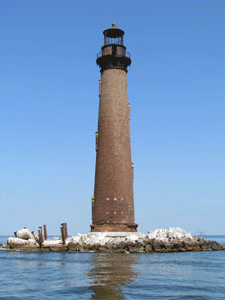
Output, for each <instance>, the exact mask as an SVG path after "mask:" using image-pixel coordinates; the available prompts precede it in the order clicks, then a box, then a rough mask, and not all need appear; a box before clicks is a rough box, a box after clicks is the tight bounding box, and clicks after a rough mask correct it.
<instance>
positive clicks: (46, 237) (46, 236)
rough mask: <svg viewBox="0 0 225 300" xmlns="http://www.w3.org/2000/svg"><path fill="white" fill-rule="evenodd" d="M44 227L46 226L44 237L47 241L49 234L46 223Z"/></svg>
mask: <svg viewBox="0 0 225 300" xmlns="http://www.w3.org/2000/svg"><path fill="white" fill-rule="evenodd" d="M43 227H44V239H45V241H46V240H47V239H48V235H47V225H46V224H44V225H43Z"/></svg>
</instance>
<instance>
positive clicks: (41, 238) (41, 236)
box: [38, 225, 43, 248]
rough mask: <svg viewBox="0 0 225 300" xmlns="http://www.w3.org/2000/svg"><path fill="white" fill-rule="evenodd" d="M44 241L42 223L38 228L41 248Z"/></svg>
mask: <svg viewBox="0 0 225 300" xmlns="http://www.w3.org/2000/svg"><path fill="white" fill-rule="evenodd" d="M42 243H43V234H42V226H41V225H40V226H39V228H38V244H39V247H40V248H42Z"/></svg>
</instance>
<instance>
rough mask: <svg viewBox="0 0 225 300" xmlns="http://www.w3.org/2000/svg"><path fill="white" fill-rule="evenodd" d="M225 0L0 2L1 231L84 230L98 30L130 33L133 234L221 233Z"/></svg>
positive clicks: (224, 228)
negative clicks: (61, 226) (43, 226)
mask: <svg viewBox="0 0 225 300" xmlns="http://www.w3.org/2000/svg"><path fill="white" fill-rule="evenodd" d="M224 20H225V1H223V0H221V1H219V0H217V1H216V0H215V1H212V0H210V1H208V0H202V1H200V0H193V1H192V0H188V1H180V0H164V1H161V0H154V1H151V0H146V1H121V0H120V1H117V0H114V1H105V0H104V1H62V0H61V1H56V0H54V1H53V0H51V1H42V0H41V1H28V0H27V1H24V0H21V1H15V0H12V1H1V9H0V39H1V47H0V63H1V64H0V66H1V67H0V103H1V109H0V234H11V233H12V232H13V230H14V229H19V228H21V227H23V226H27V227H29V228H30V229H34V230H37V227H38V225H40V224H45V223H46V224H47V226H48V230H49V233H50V234H59V223H60V222H61V221H67V223H68V229H69V234H75V233H78V232H87V231H89V225H90V224H91V195H92V194H93V191H94V172H95V131H96V130H97V118H98V105H99V98H98V80H99V78H100V72H99V68H98V66H97V65H96V62H95V60H96V54H97V52H99V51H100V49H101V46H102V44H103V35H102V31H103V30H104V29H106V28H108V27H110V26H111V23H112V22H115V23H116V24H117V26H118V27H120V28H122V29H124V30H125V45H126V46H127V50H128V51H129V52H130V53H131V55H132V64H131V67H130V68H129V71H128V95H129V101H130V102H131V120H130V126H131V143H132V145H131V146H132V160H133V162H134V199H135V209H136V222H137V223H138V224H139V230H140V231H144V232H146V231H147V230H150V229H151V230H154V229H156V228H166V227H170V226H179V227H182V228H184V229H185V230H186V231H189V232H191V233H192V234H195V233H196V231H197V230H199V229H201V230H205V232H206V233H208V234H225V188H224V187H225V184H224V183H225V177H224V174H225V173H224V149H225V148H224V132H225V126H224V125H225V124H224V96H225V86H224V82H225V56H224V49H225V41H224V36H225V22H224Z"/></svg>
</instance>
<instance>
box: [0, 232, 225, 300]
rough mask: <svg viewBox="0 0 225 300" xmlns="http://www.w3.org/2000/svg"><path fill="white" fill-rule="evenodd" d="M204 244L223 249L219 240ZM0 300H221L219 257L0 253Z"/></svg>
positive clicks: (224, 259)
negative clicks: (214, 245)
mask: <svg viewBox="0 0 225 300" xmlns="http://www.w3.org/2000/svg"><path fill="white" fill-rule="evenodd" d="M205 239H210V240H216V241H217V242H219V243H220V244H222V245H225V236H207V237H205ZM6 240H7V238H6V237H0V243H3V244H5V243H6ZM0 299H23V300H24V299H32V300H35V299H60V300H61V299H63V300H64V299H197V300H210V299H213V300H215V299H225V251H209V252H184V253H183V252H182V253H143V254H119V253H118V254H117V253H101V252H96V253H94V252H92V253H87V252H83V253H80V252H62V253H59V252H58V253H53V252H43V253H42V252H31V251H26V252H23V251H12V250H11V251H10V250H9V251H6V250H1V251H0Z"/></svg>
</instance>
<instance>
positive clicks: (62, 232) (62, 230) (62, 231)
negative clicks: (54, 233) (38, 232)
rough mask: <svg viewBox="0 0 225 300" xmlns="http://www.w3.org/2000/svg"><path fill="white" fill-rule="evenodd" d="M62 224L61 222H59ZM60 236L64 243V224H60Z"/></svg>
mask: <svg viewBox="0 0 225 300" xmlns="http://www.w3.org/2000/svg"><path fill="white" fill-rule="evenodd" d="M61 224H62V223H61ZM60 231H61V236H62V243H63V245H65V232H64V226H63V225H61V226H60Z"/></svg>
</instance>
